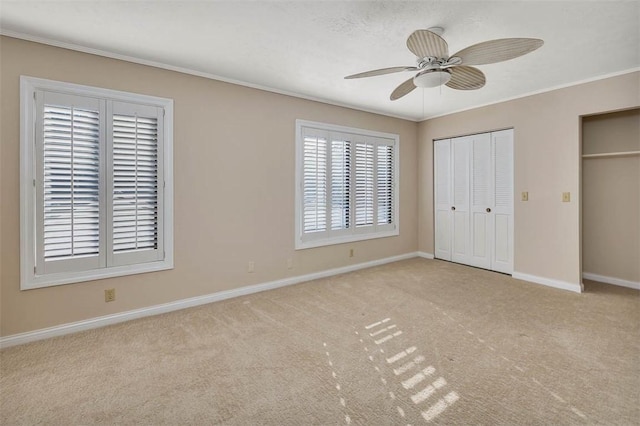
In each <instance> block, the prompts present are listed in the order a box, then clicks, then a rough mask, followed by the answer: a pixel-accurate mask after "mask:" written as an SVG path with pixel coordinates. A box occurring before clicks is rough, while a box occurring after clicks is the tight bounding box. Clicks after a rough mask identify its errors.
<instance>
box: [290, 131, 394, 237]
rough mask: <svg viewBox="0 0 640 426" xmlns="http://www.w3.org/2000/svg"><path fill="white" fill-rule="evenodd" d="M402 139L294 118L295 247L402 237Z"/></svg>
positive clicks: (385, 134) (390, 135)
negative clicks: (400, 187)
mask: <svg viewBox="0 0 640 426" xmlns="http://www.w3.org/2000/svg"><path fill="white" fill-rule="evenodd" d="M398 142H399V137H398V135H392V134H387V133H379V132H372V131H367V130H361V129H352V128H348V127H342V126H334V125H329V124H323V123H314V122H310V121H304V120H297V121H296V241H295V247H296V249H303V248H309V247H317V246H323V245H329V244H339V243H345V242H350V241H358V240H365V239H370V238H380V237H388V236H393V235H398V231H399V230H398V195H397V190H396V188H397V183H398Z"/></svg>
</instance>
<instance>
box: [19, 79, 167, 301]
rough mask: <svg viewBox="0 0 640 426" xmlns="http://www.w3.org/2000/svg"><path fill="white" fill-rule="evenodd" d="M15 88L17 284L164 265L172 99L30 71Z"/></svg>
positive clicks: (126, 272)
mask: <svg viewBox="0 0 640 426" xmlns="http://www.w3.org/2000/svg"><path fill="white" fill-rule="evenodd" d="M20 92H21V93H20V102H21V131H20V156H21V159H22V161H21V164H20V212H21V214H20V216H21V218H20V242H21V243H20V259H21V261H20V280H21V281H20V288H21V289H23V290H24V289H32V288H39V287H48V286H53V285H59V284H67V283H75V282H82V281H89V280H94V279H101V278H109V277H117V276H123V275H130V274H136V273H142V272H152V271H160V270H165V269H171V268H173V224H172V219H171V213H172V202H173V185H172V166H171V162H172V160H171V156H172V135H171V133H172V132H171V129H172V117H173V109H172V105H173V102H172V101H171V100H170V99H163V98H156V97H152V96H145V95H136V94H133V93H126V92H118V91H113V90H107V89H101V88H95V87H89V86H81V85H75V84H71V83H65V82H56V81H51V80H43V79H37V78H33V77H21V79H20ZM165 126H166V128H165Z"/></svg>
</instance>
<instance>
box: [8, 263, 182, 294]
mask: <svg viewBox="0 0 640 426" xmlns="http://www.w3.org/2000/svg"><path fill="white" fill-rule="evenodd" d="M167 269H173V260H162V261H157V262H149V263H141V264H136V265H126V266H116V267H111V268H101V269H93V270H89V271H81V272H64V273H57V274H47V275H34V274H31V275H30V276H27V277H22V280H21V281H20V290H32V289H35V288H43V287H51V286H56V285H62V284H73V283H80V282H85V281H94V280H101V279H104V278H114V277H122V276H126V275H136V274H144V273H147V272H156V271H164V270H167Z"/></svg>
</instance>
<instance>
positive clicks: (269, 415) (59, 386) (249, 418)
mask: <svg viewBox="0 0 640 426" xmlns="http://www.w3.org/2000/svg"><path fill="white" fill-rule="evenodd" d="M0 357H1V358H0V361H1V374H2V375H1V378H0V398H1V399H0V402H1V406H0V410H1V414H0V422H1V423H2V424H3V425H22V424H52V425H85V424H143V425H162V424H169V425H188V424H192V425H211V424H223V425H349V424H351V425H414V426H415V425H420V424H427V423H429V424H460V425H469V424H486V425H534V424H546V425H550V424H553V425H557V424H611V425H631V424H638V423H640V297H639V292H638V291H634V290H630V289H625V288H619V287H614V286H607V285H603V284H598V283H591V282H588V283H587V287H586V292H585V293H583V294H575V293H571V292H567V291H562V290H556V289H552V288H547V287H543V286H539V285H535V284H531V283H525V282H522V281H518V280H514V279H512V278H511V277H508V276H505V275H501V274H497V273H492V272H488V271H483V270H480V269H474V268H470V267H465V266H461V265H456V264H453V263H447V262H442V261H430V260H424V259H411V260H407V261H402V262H397V263H393V264H388V265H384V266H380V267H375V268H371V269H366V270H362V271H358V272H353V273H349V274H345V275H340V276H335V277H331V278H326V279H321V280H316V281H312V282H308V283H304V284H300V285H296V286H291V287H286V288H281V289H277V290H273V291H268V292H263V293H259V294H254V295H250V296H246V297H241V298H236V299H232V300H227V301H224V302H218V303H214V304H210V305H205V306H200V307H196V308H192V309H188V310H183V311H178V312H172V313H169V314H164V315H159V316H155V317H149V318H144V319H140V320H136V321H131V322H127V323H123V324H118V325H114V326H110V327H105V328H102V329H97V330H92V331H87V332H83V333H78V334H74V335H69V336H63V337H60V338H55V339H50V340H45V341H40V342H35V343H32V344H27V345H23V346H18V347H13V348H8V349H6V350H3V351H2V352H1V353H0Z"/></svg>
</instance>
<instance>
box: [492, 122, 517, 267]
mask: <svg viewBox="0 0 640 426" xmlns="http://www.w3.org/2000/svg"><path fill="white" fill-rule="evenodd" d="M491 148H492V157H493V158H492V162H493V169H494V172H493V176H494V181H493V192H494V194H495V200H494V207H493V212H492V215H493V217H492V219H493V222H494V225H493V236H492V237H493V238H492V239H493V245H492V253H491V255H492V256H491V269H493V270H494V271H498V272H503V273H506V274H511V273H512V272H513V239H514V238H513V130H511V129H510V130H503V131H500V132H493V133H492V134H491Z"/></svg>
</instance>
